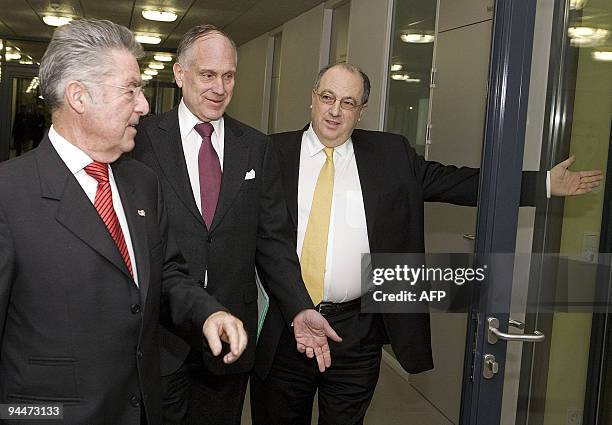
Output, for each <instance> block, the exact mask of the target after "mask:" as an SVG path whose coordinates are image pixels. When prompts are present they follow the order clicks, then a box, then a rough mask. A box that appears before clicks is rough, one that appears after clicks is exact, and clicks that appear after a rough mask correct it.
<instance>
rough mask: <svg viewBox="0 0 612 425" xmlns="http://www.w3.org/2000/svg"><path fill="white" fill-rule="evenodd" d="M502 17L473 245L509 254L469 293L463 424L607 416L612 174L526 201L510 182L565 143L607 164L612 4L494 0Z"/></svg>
mask: <svg viewBox="0 0 612 425" xmlns="http://www.w3.org/2000/svg"><path fill="white" fill-rule="evenodd" d="M517 20H519V21H521V24H520V25H517V24H516V22H517ZM495 22H496V23H495V26H496V28H495V34H494V42H493V53H492V58H493V59H492V72H491V90H490V92H489V107H488V116H487V140H486V145H485V151H484V152H483V166H482V167H483V182H482V183H481V204H480V206H479V214H478V230H477V232H478V238H477V241H476V251H477V252H479V253H483V254H489V253H509V254H510V253H511V254H513V257H512V258H513V261H512V262H503V264H502V265H501V266H500V267H498V268H497V270H496V271H492V272H491V275H490V279H489V281H488V282H487V285H488V287H487V291H486V295H485V296H484V297H482V298H481V299H479V300H475V303H474V308H473V310H472V314H471V321H470V325H471V330H472V333H471V335H474V338H473V342H472V344H469V343H468V349H467V350H466V353H468V352H469V353H471V354H472V362H471V364H469V363H468V362H466V369H465V379H466V380H465V383H464V392H463V403H462V423H465V424H483V425H484V424H486V425H491V424H498V423H500V424H517V425H523V424H538V425H540V424H542V425H564V424H572V425H578V424H593V425H595V424H602V425H603V424H608V423H612V422H611V421H612V417H611V408H610V406H612V397H611V394H612V387H611V385H612V378H611V375H612V374H611V372H610V371H611V370H612V367H611V366H612V361H611V359H610V339H611V338H610V337H611V336H612V333H611V332H610V325H611V324H612V322H611V321H610V313H611V312H610V310H609V305H610V292H611V286H610V281H611V274H610V255H609V253H610V252H611V250H612V234H611V230H612V227H611V220H610V217H611V214H612V210H611V209H610V207H611V205H610V200H612V181H611V180H610V177H607V178H606V180H607V181H606V184H604V185H602V187H601V188H599V189H598V190H596V191H594V192H593V193H591V194H588V195H584V196H579V197H571V198H565V199H562V198H552V199H547V198H546V196H543V195H542V196H540V195H538V196H536V208H521V209H520V210H519V208H518V198H517V195H518V193H517V187H516V184H513V182H517V181H520V174H518V173H519V172H520V171H521V168H522V169H531V170H548V169H550V168H551V167H552V166H553V165H554V164H556V163H558V162H559V161H561V160H564V159H565V158H567V157H568V156H570V155H576V158H577V160H576V163H575V164H574V165H573V166H572V168H573V169H601V170H603V171H604V172H605V173H606V175H609V173H608V171H607V170H608V169H609V168H608V165H609V164H610V155H609V150H610V146H611V140H612V139H611V137H612V135H611V121H612V62H611V61H610V59H612V40H611V38H610V34H611V31H612V3H610V2H609V1H606V0H590V1H578V0H575V1H574V0H571V1H570V0H567V1H556V2H552V1H538V2H535V1H530V2H522V3H521V4H519V3H518V2H512V1H499V2H498V4H497V9H496V20H495ZM521 27H522V28H521ZM532 29H533V30H532ZM524 46H529V49H525V48H524ZM527 50H529V51H527ZM527 92H528V93H529V95H528V98H527V95H526V93H527ZM527 99H528V102H527ZM511 126H513V127H514V128H511ZM508 135H511V136H513V137H514V138H515V139H514V140H512V138H511V137H508ZM516 140H521V141H522V140H524V141H525V142H524V145H523V144H522V143H521V146H520V147H517V143H516ZM487 179H493V182H489V181H487ZM535 186H536V193H537V194H541V193H544V192H545V190H546V175H545V174H542V173H541V174H540V178H539V179H538V182H537V184H536V185H535ZM483 195H484V196H483ZM476 306H477V307H476ZM491 319H497V321H496V322H492V320H491ZM493 328H495V329H493ZM496 332H503V333H505V334H511V335H509V336H508V335H502V336H501V337H499V338H491V336H492V334H495V333H496ZM514 334H520V335H519V337H518V338H517V337H515V336H514ZM540 334H541V335H540ZM514 339H523V341H516V340H514Z"/></svg>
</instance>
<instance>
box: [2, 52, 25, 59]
mask: <svg viewBox="0 0 612 425" xmlns="http://www.w3.org/2000/svg"><path fill="white" fill-rule="evenodd" d="M4 59H6V60H7V61H18V60H19V59H21V53H16V52H10V53H9V52H7V53H5V54H4Z"/></svg>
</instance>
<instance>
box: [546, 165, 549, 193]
mask: <svg viewBox="0 0 612 425" xmlns="http://www.w3.org/2000/svg"><path fill="white" fill-rule="evenodd" d="M546 198H548V199H550V171H547V172H546Z"/></svg>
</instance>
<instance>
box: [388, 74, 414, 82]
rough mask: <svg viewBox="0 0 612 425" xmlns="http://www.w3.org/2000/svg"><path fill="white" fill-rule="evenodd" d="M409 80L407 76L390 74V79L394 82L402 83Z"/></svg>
mask: <svg viewBox="0 0 612 425" xmlns="http://www.w3.org/2000/svg"><path fill="white" fill-rule="evenodd" d="M407 78H410V76H409V75H408V74H391V79H392V80H395V81H402V80H406V79H407Z"/></svg>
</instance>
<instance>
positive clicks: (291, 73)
mask: <svg viewBox="0 0 612 425" xmlns="http://www.w3.org/2000/svg"><path fill="white" fill-rule="evenodd" d="M389 2H390V0H352V1H351V5H350V20H349V28H348V61H349V62H351V63H353V64H355V65H358V66H360V67H361V68H363V70H364V71H365V72H366V73H367V74H368V76H369V77H370V80H371V83H372V90H371V93H370V101H369V107H368V109H367V110H366V113H365V114H364V117H363V119H362V120H361V123H360V128H366V129H380V128H382V127H381V126H382V124H381V122H380V115H381V109H382V108H383V105H382V100H381V99H382V90H383V85H384V82H385V81H384V78H385V77H386V76H385V68H386V64H387V55H388V53H387V52H388V50H387V47H386V43H387V37H388V32H389V29H390V22H387V21H388V17H387V15H388V8H389ZM336 3H337V2H336ZM333 4H334V2H333V1H330V2H326V3H322V4H320V5H319V6H316V7H314V8H312V9H310V10H309V11H307V12H305V13H303V14H301V15H299V16H297V17H296V18H294V19H292V20H290V21H288V22H286V23H285V24H283V25H282V26H281V27H280V28H278V29H275V30H274V32H277V31H278V30H280V31H282V37H283V38H282V40H283V41H282V46H281V55H280V61H281V64H280V67H281V77H280V85H279V93H278V120H277V130H278V131H289V130H297V129H300V128H302V127H303V126H304V125H305V124H306V123H307V122H309V120H310V108H309V107H310V101H311V98H310V93H311V89H312V84H313V83H314V80H315V78H316V76H317V73H318V71H319V57H320V54H321V46H322V44H323V45H324V43H322V32H323V17H324V10H325V8H326V7H332V6H333ZM373 29H375V30H373ZM268 37H269V34H264V35H262V36H260V37H258V38H256V39H254V40H251V41H249V42H248V43H245V44H243V45H241V46H239V47H238V74H237V80H236V88H235V89H234V99H233V100H232V103H231V104H230V107H229V108H228V113H229V114H230V115H232V116H234V117H235V118H237V119H239V120H241V121H243V122H245V123H247V124H249V125H252V126H254V127H256V128H259V129H260V130H265V129H261V128H260V127H261V117H262V108H263V105H265V102H264V99H263V96H264V78H265V71H266V70H265V67H266V53H267V52H266V49H267V42H268Z"/></svg>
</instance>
